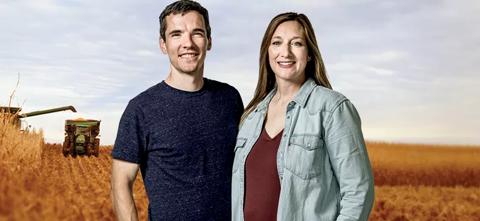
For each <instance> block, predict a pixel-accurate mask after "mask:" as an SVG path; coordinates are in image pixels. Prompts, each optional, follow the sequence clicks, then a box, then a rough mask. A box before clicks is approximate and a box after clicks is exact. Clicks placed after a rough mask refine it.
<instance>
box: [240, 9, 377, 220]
mask: <svg viewBox="0 0 480 221" xmlns="http://www.w3.org/2000/svg"><path fill="white" fill-rule="evenodd" d="M315 39H316V38H315V34H314V32H313V28H312V25H311V24H310V21H309V20H308V18H307V17H306V16H305V15H303V14H297V13H283V14H280V15H278V16H276V17H275V18H273V20H272V21H271V22H270V24H269V26H268V27H267V30H266V32H265V35H264V37H263V41H262V45H261V49H260V71H259V72H260V73H259V74H260V75H259V81H258V84H257V88H256V90H255V95H254V97H253V99H252V101H251V102H250V103H249V104H248V106H247V107H246V110H245V113H244V115H243V116H242V123H241V127H240V131H239V134H238V138H237V143H236V146H235V159H234V163H233V177H232V219H233V220H236V221H238V220H246V221H253V220H262V221H266V220H279V221H294V220H299V221H300V220H305V221H311V220H367V219H368V215H369V213H370V210H371V208H372V203H373V196H374V192H373V176H372V172H371V167H370V162H369V160H368V155H367V150H366V148H365V142H364V139H363V135H362V131H361V126H360V118H359V116H358V114H357V111H356V110H355V108H354V106H353V105H352V104H351V103H350V101H349V100H348V99H347V98H345V97H344V96H343V95H341V94H340V93H338V92H335V91H333V90H331V86H330V83H329V82H328V79H327V76H326V73H325V68H324V65H323V61H322V58H321V56H320V51H319V49H318V46H317V42H316V40H315Z"/></svg>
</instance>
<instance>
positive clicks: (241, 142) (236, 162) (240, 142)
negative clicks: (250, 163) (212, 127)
mask: <svg viewBox="0 0 480 221" xmlns="http://www.w3.org/2000/svg"><path fill="white" fill-rule="evenodd" d="M246 143H247V139H246V138H242V137H239V138H237V142H236V144H235V149H234V152H235V158H234V159H233V168H232V172H233V173H236V172H237V170H238V168H239V167H240V166H241V165H240V164H241V162H242V159H243V154H244V151H243V148H244V147H245V144H246Z"/></svg>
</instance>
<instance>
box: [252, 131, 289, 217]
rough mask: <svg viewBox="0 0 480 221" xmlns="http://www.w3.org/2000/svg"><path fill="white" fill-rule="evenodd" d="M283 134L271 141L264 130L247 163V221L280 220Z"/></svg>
mask: <svg viewBox="0 0 480 221" xmlns="http://www.w3.org/2000/svg"><path fill="white" fill-rule="evenodd" d="M282 133H283V130H282V131H280V133H278V134H277V135H276V136H275V137H274V138H270V137H269V135H268V134H267V132H266V130H265V129H263V130H262V133H261V134H260V137H259V138H258V140H257V142H256V143H255V145H253V147H252V150H251V151H250V153H249V154H248V157H247V161H246V163H245V205H244V209H243V213H244V217H245V221H255V220H258V221H269V220H272V221H275V220H277V208H278V198H279V197H280V179H279V177H278V171H277V151H278V146H279V145H280V140H281V138H282Z"/></svg>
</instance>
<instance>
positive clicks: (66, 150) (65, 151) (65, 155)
mask: <svg viewBox="0 0 480 221" xmlns="http://www.w3.org/2000/svg"><path fill="white" fill-rule="evenodd" d="M68 147H69V142H68V140H65V141H63V148H62V151H63V156H64V157H67V156H68V154H69V152H70V150H69V148H68Z"/></svg>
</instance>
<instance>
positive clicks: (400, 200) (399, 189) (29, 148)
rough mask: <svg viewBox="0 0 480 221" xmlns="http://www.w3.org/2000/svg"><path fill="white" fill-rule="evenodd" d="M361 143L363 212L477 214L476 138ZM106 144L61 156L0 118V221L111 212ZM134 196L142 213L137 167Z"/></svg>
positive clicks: (402, 216) (400, 216) (143, 215)
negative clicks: (365, 181)
mask: <svg viewBox="0 0 480 221" xmlns="http://www.w3.org/2000/svg"><path fill="white" fill-rule="evenodd" d="M2 122H3V123H2ZM367 146H368V152H369V156H370V160H371V162H372V167H373V171H374V176H375V204H374V208H373V211H372V213H371V216H370V220H372V221H375V220H387V221H388V220H395V221H402V220H415V221H417V220H418V221H422V220H445V221H447V220H448V221H450V220H452V221H454V220H462V221H464V220H472V221H477V220H479V221H480V160H479V159H480V146H477V147H473V146H468V147H467V146H465V147H463V146H440V145H413V144H408V145H407V144H394V143H381V142H369V143H368V144H367ZM110 152H111V147H110V146H103V147H101V152H100V156H99V157H98V158H97V157H77V158H72V157H64V156H63V155H62V153H61V145H60V144H44V142H43V136H42V132H41V131H30V132H19V131H18V129H17V128H14V127H12V126H11V125H9V124H6V123H5V120H4V119H3V120H0V221H2V220H114V214H113V210H112V204H111V198H110V169H111V157H110ZM134 198H135V201H136V205H137V208H138V213H139V218H140V220H146V219H147V204H148V201H147V198H146V194H145V190H144V188H143V183H142V180H141V176H140V175H139V176H138V177H137V181H136V182H135V185H134Z"/></svg>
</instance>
